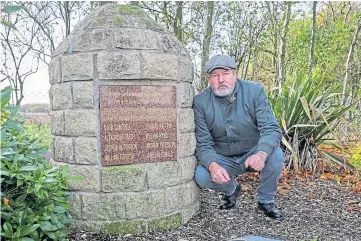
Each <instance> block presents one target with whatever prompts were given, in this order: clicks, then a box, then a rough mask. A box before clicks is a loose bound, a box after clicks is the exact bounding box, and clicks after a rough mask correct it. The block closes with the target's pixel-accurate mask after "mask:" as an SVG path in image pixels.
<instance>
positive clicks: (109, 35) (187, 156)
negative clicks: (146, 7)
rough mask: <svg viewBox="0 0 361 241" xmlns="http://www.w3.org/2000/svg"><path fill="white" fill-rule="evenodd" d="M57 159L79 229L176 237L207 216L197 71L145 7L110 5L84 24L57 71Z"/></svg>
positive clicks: (53, 75)
mask: <svg viewBox="0 0 361 241" xmlns="http://www.w3.org/2000/svg"><path fill="white" fill-rule="evenodd" d="M49 79H50V83H51V89H50V100H51V110H52V119H51V132H52V153H53V156H54V161H55V164H59V165H68V166H69V167H70V170H71V173H72V174H73V175H77V176H82V177H83V180H82V181H80V182H75V183H72V184H71V190H72V194H73V199H72V206H73V210H72V217H73V223H72V225H73V228H74V229H75V230H85V231H95V232H103V233H113V234H136V233H142V232H150V231H153V230H157V229H168V228H176V227H179V226H180V225H182V224H184V223H186V222H187V221H188V220H189V219H190V218H191V217H192V216H193V215H194V214H196V213H197V211H198V210H199V205H200V203H199V197H198V193H199V190H198V188H197V185H196V184H195V182H194V180H193V176H194V169H195V165H196V159H195V156H194V152H195V143H196V140H195V136H194V120H193V119H194V116H193V111H192V108H191V107H192V98H193V95H194V90H193V88H192V85H191V83H192V79H193V67H192V62H191V59H190V56H189V55H188V53H187V52H186V50H185V48H184V47H183V46H182V45H181V44H180V42H179V41H178V40H177V39H176V38H175V37H174V36H173V35H172V34H171V33H169V32H168V31H167V30H165V29H164V28H162V27H161V26H160V25H158V24H157V23H156V22H155V21H153V20H152V19H151V18H150V17H149V16H147V14H146V13H145V12H143V11H142V10H141V9H140V8H137V7H133V6H126V5H117V4H108V5H105V6H102V7H100V8H98V9H96V10H95V11H94V12H92V13H91V14H90V15H89V16H87V17H86V18H85V19H84V20H83V21H82V22H81V23H79V24H78V25H77V26H76V27H75V29H74V31H73V32H72V33H71V34H70V35H69V36H68V37H67V38H66V39H65V40H64V41H63V42H62V43H61V44H60V45H59V46H58V48H57V49H56V50H55V51H54V53H53V56H52V61H51V63H50V65H49Z"/></svg>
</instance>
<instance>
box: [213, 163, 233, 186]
mask: <svg viewBox="0 0 361 241" xmlns="http://www.w3.org/2000/svg"><path fill="white" fill-rule="evenodd" d="M208 169H209V172H210V173H211V177H212V181H213V182H215V183H218V184H222V183H226V182H228V181H230V180H231V178H229V175H228V173H227V171H226V169H224V168H223V167H221V166H220V165H218V164H217V163H216V162H212V163H211V164H210V165H209V167H208Z"/></svg>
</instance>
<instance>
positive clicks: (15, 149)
mask: <svg viewBox="0 0 361 241" xmlns="http://www.w3.org/2000/svg"><path fill="white" fill-rule="evenodd" d="M10 94H11V88H9V87H8V88H5V89H3V90H2V91H1V201H2V204H3V205H1V213H2V215H1V228H2V230H1V236H2V238H4V239H5V240H22V241H25V240H26V241H31V240H36V241H38V240H66V239H67V235H68V232H67V227H66V224H68V223H70V222H71V216H70V214H69V211H70V209H71V206H70V204H69V200H70V198H71V194H70V193H69V192H68V191H67V187H68V183H69V181H70V180H71V179H72V178H71V177H70V176H69V170H68V167H60V166H59V167H58V166H56V167H53V166H51V165H50V164H49V163H48V162H47V161H46V160H45V159H44V157H43V154H44V153H45V151H46V150H47V147H45V148H44V146H42V145H41V144H40V142H39V139H36V138H33V137H32V136H30V135H29V134H27V133H26V131H25V130H24V128H23V125H22V123H21V122H19V121H18V120H17V117H16V116H17V110H18V108H17V107H10V106H7V105H8V103H9V100H10Z"/></svg>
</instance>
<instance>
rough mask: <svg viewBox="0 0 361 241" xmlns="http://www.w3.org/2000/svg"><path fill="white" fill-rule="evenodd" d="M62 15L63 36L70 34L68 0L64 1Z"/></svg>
mask: <svg viewBox="0 0 361 241" xmlns="http://www.w3.org/2000/svg"><path fill="white" fill-rule="evenodd" d="M64 16H65V19H64V21H65V37H68V36H69V35H70V9H69V1H65V2H64Z"/></svg>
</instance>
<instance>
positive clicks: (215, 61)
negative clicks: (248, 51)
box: [205, 54, 236, 74]
mask: <svg viewBox="0 0 361 241" xmlns="http://www.w3.org/2000/svg"><path fill="white" fill-rule="evenodd" d="M205 68H206V73H208V74H209V73H210V72H212V71H213V70H214V69H236V62H235V61H234V58H233V57H231V56H229V55H225V54H218V55H215V56H213V57H212V58H210V59H209V60H208V61H207V63H206V66H205Z"/></svg>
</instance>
